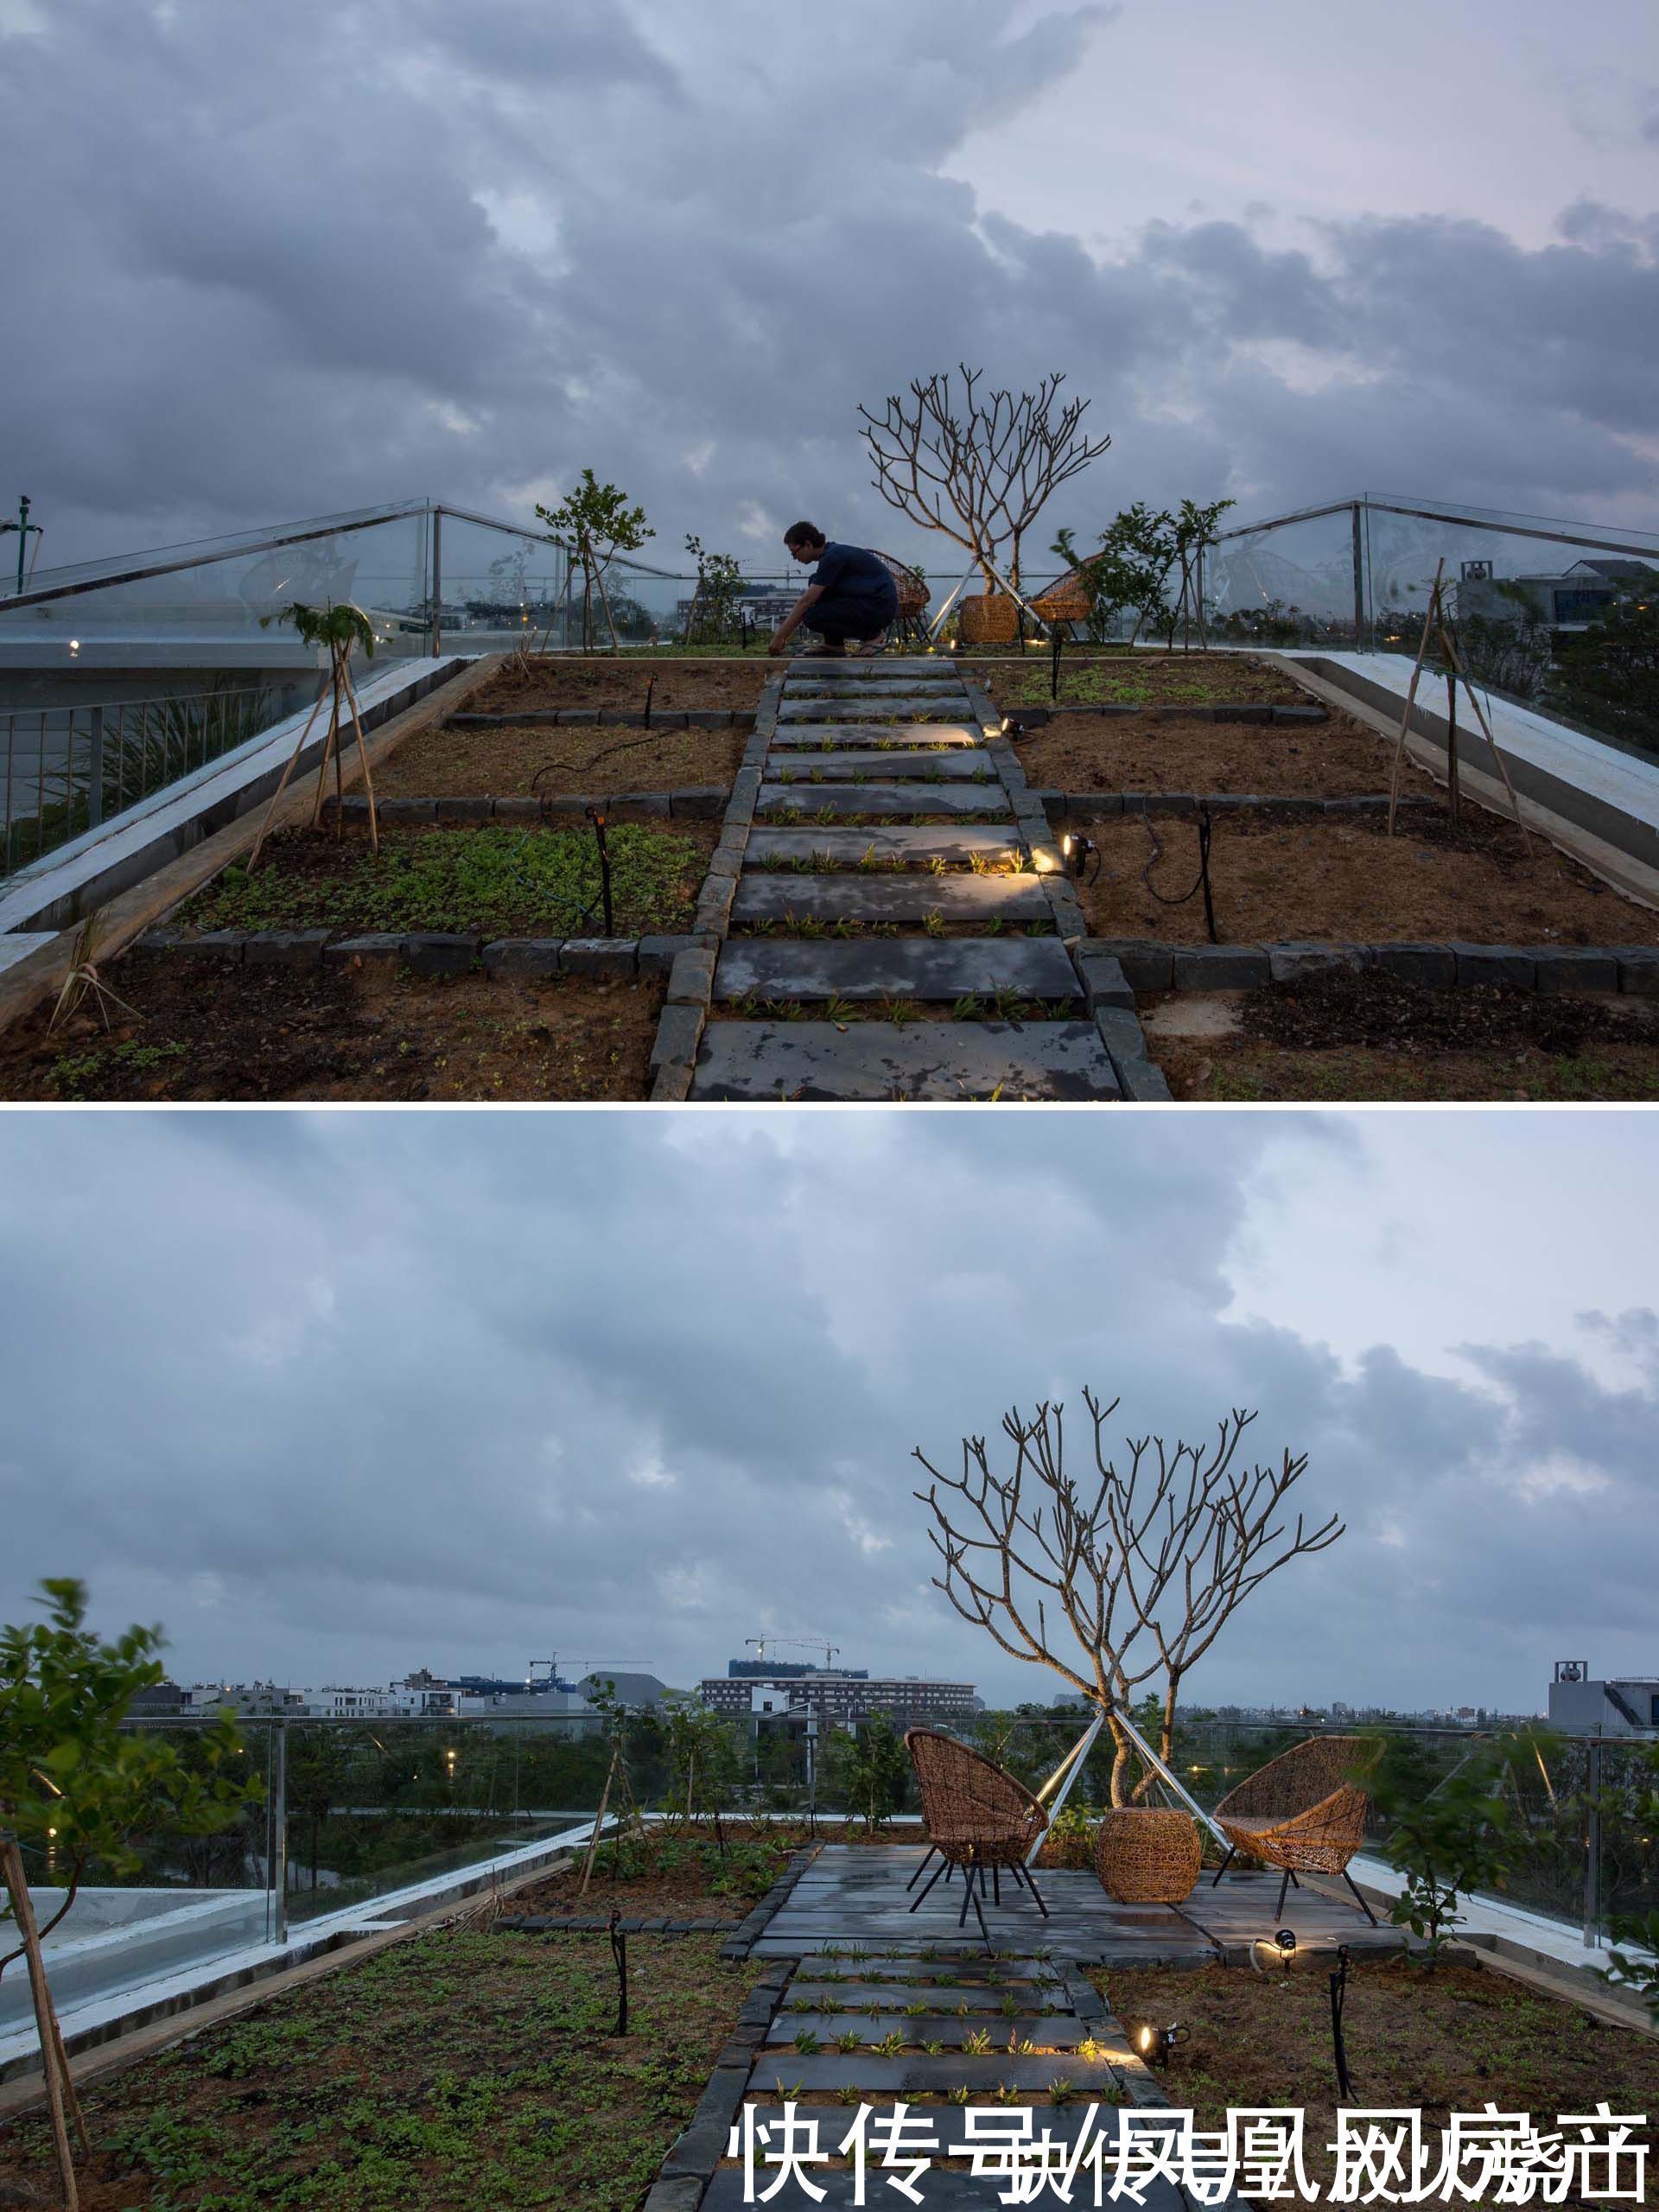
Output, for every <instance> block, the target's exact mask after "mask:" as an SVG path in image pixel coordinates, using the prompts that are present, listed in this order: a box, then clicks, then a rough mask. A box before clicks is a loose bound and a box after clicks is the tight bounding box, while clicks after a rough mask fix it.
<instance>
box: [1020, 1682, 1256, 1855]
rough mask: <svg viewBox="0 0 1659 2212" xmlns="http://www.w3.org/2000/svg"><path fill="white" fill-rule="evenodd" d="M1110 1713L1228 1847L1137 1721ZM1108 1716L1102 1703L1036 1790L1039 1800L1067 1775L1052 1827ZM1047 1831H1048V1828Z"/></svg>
mask: <svg viewBox="0 0 1659 2212" xmlns="http://www.w3.org/2000/svg"><path fill="white" fill-rule="evenodd" d="M1111 1717H1112V1718H1113V1719H1115V1720H1116V1722H1117V1725H1118V1726H1119V1727H1120V1728H1122V1731H1123V1732H1124V1734H1125V1735H1126V1736H1127V1737H1128V1739H1129V1741H1130V1742H1131V1743H1132V1744H1133V1745H1135V1749H1136V1751H1139V1752H1140V1754H1141V1758H1143V1759H1145V1761H1146V1763H1147V1765H1148V1766H1149V1767H1150V1768H1151V1769H1152V1770H1153V1772H1154V1774H1155V1775H1156V1776H1157V1777H1158V1778H1159V1780H1160V1782H1161V1783H1163V1784H1164V1786H1165V1788H1166V1789H1169V1790H1172V1791H1173V1793H1174V1795H1175V1796H1177V1797H1179V1799H1180V1801H1181V1802H1182V1804H1183V1805H1184V1806H1185V1808H1186V1809H1187V1811H1188V1812H1189V1813H1191V1814H1192V1817H1193V1819H1194V1820H1195V1821H1198V1822H1199V1823H1200V1825H1201V1826H1202V1827H1206V1828H1208V1829H1209V1831H1210V1833H1211V1835H1212V1836H1214V1838H1215V1840H1216V1841H1217V1843H1218V1844H1220V1846H1221V1847H1222V1848H1223V1850H1226V1849H1228V1848H1229V1846H1228V1842H1227V1839H1226V1837H1225V1836H1224V1834H1222V1832H1221V1830H1220V1829H1219V1828H1218V1827H1217V1826H1216V1824H1215V1822H1214V1821H1212V1820H1211V1817H1210V1815H1209V1814H1208V1813H1206V1812H1205V1809H1204V1808H1203V1806H1202V1805H1200V1804H1199V1802H1198V1800H1197V1798H1196V1797H1194V1796H1192V1794H1191V1793H1190V1791H1188V1790H1187V1789H1185V1788H1183V1786H1182V1784H1181V1783H1179V1782H1178V1781H1177V1780H1176V1778H1175V1777H1174V1775H1173V1774H1172V1773H1171V1771H1170V1770H1169V1769H1168V1768H1167V1767H1166V1765H1165V1764H1164V1763H1163V1761H1162V1759H1160V1758H1159V1756H1158V1754H1157V1752H1156V1751H1154V1750H1153V1748H1152V1746H1151V1745H1150V1744H1149V1743H1147V1739H1146V1738H1145V1737H1144V1736H1143V1735H1142V1734H1141V1731H1140V1730H1139V1729H1138V1728H1137V1727H1136V1726H1135V1723H1134V1721H1133V1720H1131V1719H1130V1718H1129V1716H1128V1713H1124V1712H1122V1711H1120V1710H1118V1709H1116V1708H1113V1710H1112V1715H1111ZM1106 1718H1107V1707H1104V1706H1101V1707H1099V1708H1098V1709H1097V1710H1096V1714H1095V1717H1094V1719H1092V1720H1091V1721H1090V1724H1089V1726H1088V1727H1087V1728H1086V1729H1085V1730H1084V1733H1083V1734H1082V1735H1081V1736H1080V1737H1079V1738H1078V1739H1077V1742H1076V1743H1075V1744H1074V1745H1072V1747H1071V1750H1070V1751H1068V1752H1067V1753H1066V1755H1065V1758H1063V1759H1062V1760H1061V1761H1060V1764H1058V1766H1057V1767H1056V1768H1055V1770H1054V1771H1053V1773H1052V1775H1050V1777H1048V1780H1047V1781H1046V1783H1044V1784H1043V1786H1042V1788H1041V1789H1039V1791H1038V1792H1037V1796H1038V1797H1039V1800H1040V1799H1042V1798H1044V1797H1046V1796H1047V1794H1048V1792H1049V1791H1050V1790H1051V1789H1052V1788H1053V1787H1054V1785H1055V1783H1057V1782H1058V1781H1059V1779H1060V1777H1061V1776H1062V1775H1065V1783H1064V1785H1063V1786H1062V1788H1061V1789H1060V1793H1059V1795H1058V1796H1057V1797H1056V1798H1055V1800H1054V1802H1053V1804H1052V1807H1051V1808H1050V1809H1049V1823H1050V1826H1051V1827H1052V1824H1053V1821H1054V1817H1055V1815H1057V1814H1058V1812H1059V1810H1060V1808H1061V1807H1062V1806H1063V1805H1064V1804H1065V1801H1066V1798H1067V1796H1069V1795H1070V1793H1071V1784H1072V1783H1074V1782H1075V1781H1076V1780H1077V1777H1078V1776H1079V1775H1080V1774H1081V1773H1082V1771H1083V1766H1084V1760H1085V1759H1086V1758H1088V1756H1089V1754H1090V1751H1091V1750H1092V1749H1093V1748H1094V1742H1095V1738H1096V1736H1098V1735H1099V1733H1100V1732H1101V1730H1102V1729H1103V1727H1104V1726H1105V1725H1106ZM1045 1834H1046V1831H1045ZM1043 1841H1044V1838H1043V1836H1039V1837H1038V1839H1037V1840H1036V1842H1035V1843H1034V1844H1033V1846H1032V1847H1031V1849H1030V1851H1029V1852H1028V1853H1027V1854H1026V1864H1027V1866H1035V1865H1036V1863H1037V1854H1038V1853H1039V1851H1040V1850H1041V1849H1042V1847H1043Z"/></svg>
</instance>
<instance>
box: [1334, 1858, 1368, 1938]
mask: <svg viewBox="0 0 1659 2212" xmlns="http://www.w3.org/2000/svg"><path fill="white" fill-rule="evenodd" d="M1342 1878H1343V1880H1344V1882H1346V1883H1347V1885H1348V1886H1349V1888H1350V1889H1351V1890H1354V1878H1353V1876H1352V1875H1351V1873H1350V1872H1348V1869H1347V1868H1346V1867H1345V1866H1344V1868H1343V1870H1342ZM1354 1903H1355V1904H1357V1906H1358V1907H1359V1909H1360V1910H1361V1911H1362V1912H1363V1914H1364V1916H1365V1917H1366V1919H1367V1920H1369V1921H1370V1923H1371V1925H1372V1927H1373V1928H1375V1927H1376V1914H1375V1913H1374V1912H1373V1911H1372V1910H1371V1908H1370V1905H1368V1904H1366V1902H1365V1900H1364V1898H1363V1897H1361V1895H1360V1894H1359V1891H1357V1890H1354Z"/></svg>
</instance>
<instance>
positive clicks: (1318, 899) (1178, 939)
mask: <svg viewBox="0 0 1659 2212" xmlns="http://www.w3.org/2000/svg"><path fill="white" fill-rule="evenodd" d="M1213 821H1214V838H1213V842H1212V843H1211V850H1210V876H1211V885H1212V887H1213V891H1214V898H1215V908H1216V925H1217V930H1218V931H1219V932H1220V938H1221V941H1222V943H1224V944H1262V943H1264V942H1266V943H1286V942H1289V941H1292V940H1309V941H1312V942H1315V943H1319V944H1330V943H1333V942H1345V943H1350V944H1382V943H1385V942H1390V941H1393V942H1401V941H1404V942H1419V941H1421V942H1427V943H1433V944H1442V943H1446V942H1448V941H1452V940H1459V941H1462V942H1465V943H1469V944H1563V945H1603V944H1654V943H1655V942H1656V941H1659V914H1656V913H1655V912H1653V911H1652V910H1651V909H1650V908H1649V907H1645V906H1637V905H1636V904H1635V902H1634V901H1633V900H1631V899H1625V898H1624V897H1623V896H1621V894H1620V893H1618V892H1616V891H1613V890H1611V889H1610V888H1609V887H1607V886H1606V885H1605V884H1604V883H1601V882H1599V880H1597V878H1596V877H1594V876H1592V874H1590V873H1589V871H1588V870H1587V869H1586V868H1580V866H1579V865H1578V863H1577V862H1576V861H1571V860H1568V859H1567V858H1566V856H1565V855H1562V854H1560V853H1558V852H1556V851H1555V850H1554V848H1553V847H1551V846H1549V845H1547V844H1545V843H1544V842H1543V841H1542V840H1541V838H1537V837H1535V839H1534V841H1533V850H1532V853H1531V855H1530V856H1529V855H1528V853H1527V851H1526V849H1525V846H1524V845H1523V843H1522V837H1521V833H1520V831H1519V830H1518V829H1516V827H1515V825H1514V824H1513V823H1506V822H1503V821H1500V820H1499V819H1498V818H1497V817H1496V816H1493V815H1489V814H1484V813H1479V812H1476V811H1474V810H1465V814H1464V817H1463V819H1462V821H1461V822H1460V823H1452V820H1451V818H1450V817H1449V816H1446V815H1428V814H1425V815H1419V814H1416V813H1413V814H1412V815H1409V816H1406V817H1402V819H1401V823H1400V827H1399V829H1398V832H1397V834H1396V835H1395V836H1393V837H1389V836H1388V835H1387V823H1386V819H1385V817H1383V816H1381V815H1380V814H1379V815H1377V816H1375V817H1372V816H1362V817H1358V818H1357V819H1347V820H1344V818H1342V817H1319V818H1318V819H1315V820H1313V821H1309V820H1308V819H1306V817H1289V818H1288V819H1287V818H1285V817H1279V818H1274V817H1273V816H1271V815H1268V816H1267V817H1266V818H1261V817H1255V816H1254V815H1250V816H1246V817H1237V816H1221V815H1217V816H1216V817H1213ZM1152 828H1153V829H1154V830H1155V831H1156V833H1157V836H1158V841H1159V842H1160V844H1161V845H1162V847H1163V858H1162V860H1161V861H1160V862H1159V863H1158V865H1157V866H1156V867H1155V868H1154V869H1153V871H1152V876H1153V881H1154V883H1155V884H1156V885H1157V886H1158V888H1159V890H1160V892H1162V893H1164V894H1165V897H1166V898H1168V897H1171V896H1173V895H1178V894H1179V893H1182V892H1185V891H1186V890H1188V889H1189V887H1192V885H1193V884H1194V883H1195V882H1196V880H1197V877H1198V829H1197V825H1196V823H1194V822H1192V821H1190V820H1182V819H1179V818H1172V817H1167V816H1165V817H1153V819H1152ZM1089 834H1090V836H1092V837H1093V838H1094V840H1095V842H1096V845H1097V847H1098V848H1099V852H1100V874H1099V876H1098V877H1097V878H1096V880H1094V881H1093V882H1091V883H1087V884H1084V885H1082V886H1081V887H1079V892H1078V896H1079V897H1080V899H1082V902H1083V906H1084V912H1085V913H1086V914H1087V915H1088V917H1089V925H1090V931H1092V932H1093V934H1094V935H1096V936H1097V937H1146V938H1155V939H1160V940H1163V941H1166V942H1168V943H1171V944H1205V943H1207V942H1208V937H1207V933H1206V931H1205V919H1204V901H1203V898H1202V895H1201V894H1200V895H1198V896H1196V897H1193V898H1191V899H1187V900H1186V901H1185V904H1183V905H1179V906H1166V905H1163V904H1161V903H1160V900H1159V899H1156V898H1154V896H1153V894H1152V893H1151V892H1150V891H1149V890H1148V889H1147V885H1146V884H1145V882H1144V881H1143V880H1142V878H1141V871H1142V870H1143V869H1144V868H1145V867H1146V866H1147V861H1149V860H1150V859H1151V858H1152V855H1153V851H1154V847H1153V842H1152V839H1151V837H1150V836H1149V835H1148V833H1147V823H1146V822H1145V821H1144V820H1142V819H1141V818H1139V817H1136V818H1134V819H1130V818H1129V817H1125V818H1124V819H1123V820H1122V821H1121V822H1103V823H1095V824H1094V825H1092V827H1091V828H1090V832H1089ZM1091 865H1092V863H1091Z"/></svg>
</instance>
